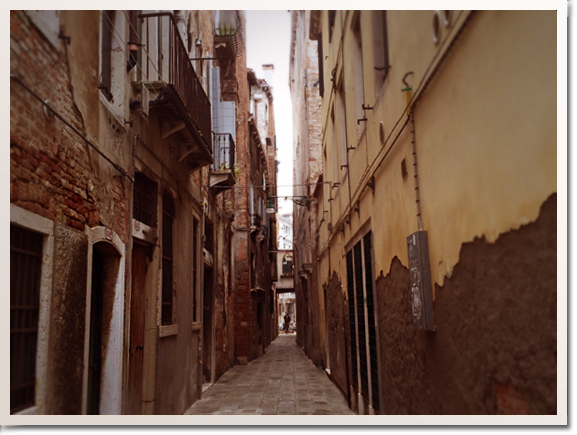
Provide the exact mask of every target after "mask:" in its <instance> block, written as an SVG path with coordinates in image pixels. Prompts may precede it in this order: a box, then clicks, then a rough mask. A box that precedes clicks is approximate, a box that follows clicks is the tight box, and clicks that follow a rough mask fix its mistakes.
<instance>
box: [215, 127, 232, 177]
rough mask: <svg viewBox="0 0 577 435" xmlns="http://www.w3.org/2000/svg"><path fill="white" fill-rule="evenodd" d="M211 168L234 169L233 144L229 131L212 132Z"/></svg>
mask: <svg viewBox="0 0 577 435" xmlns="http://www.w3.org/2000/svg"><path fill="white" fill-rule="evenodd" d="M212 149H213V156H214V163H213V169H214V170H219V169H231V170H233V171H234V164H235V163H236V161H235V144H234V139H233V138H232V135H231V134H230V133H214V136H213V148H212Z"/></svg>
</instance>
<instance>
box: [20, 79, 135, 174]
mask: <svg viewBox="0 0 577 435" xmlns="http://www.w3.org/2000/svg"><path fill="white" fill-rule="evenodd" d="M10 78H11V79H14V80H16V81H17V82H18V83H20V85H21V86H22V87H23V88H24V89H26V90H27V91H28V92H29V93H30V94H31V95H33V96H34V98H36V99H37V100H38V101H40V103H42V104H43V105H44V107H46V108H47V109H48V110H50V111H51V112H52V113H54V115H55V116H56V117H57V118H58V119H60V121H62V122H63V123H64V124H65V125H66V126H68V128H70V129H71V130H72V131H73V132H74V133H76V134H77V135H78V136H79V137H80V138H81V139H82V140H84V142H86V143H87V144H88V145H89V146H91V147H92V148H93V149H94V150H95V151H96V152H97V153H98V154H100V156H102V158H104V160H106V161H107V162H109V163H110V164H111V165H112V166H113V167H114V169H116V170H117V171H118V172H120V173H121V174H122V175H123V176H125V177H126V178H128V179H129V180H130V181H131V182H133V183H134V180H133V179H132V178H131V177H130V174H128V172H126V171H125V170H124V169H122V168H121V167H120V166H118V165H117V164H116V163H114V162H113V161H112V160H111V159H110V158H109V157H108V156H106V155H105V154H104V153H103V152H102V151H100V150H99V149H98V148H97V147H96V145H94V144H93V143H92V142H91V141H90V140H89V139H88V138H87V137H85V136H84V135H83V134H82V133H80V132H79V131H78V130H77V129H76V128H75V127H74V126H73V125H72V124H70V123H69V122H68V121H67V120H66V119H64V117H63V116H62V115H60V114H59V113H58V112H56V110H54V109H53V108H52V107H50V105H49V104H48V103H46V101H45V100H43V99H42V97H40V96H39V95H38V94H37V93H36V92H34V91H33V90H32V89H30V88H29V87H28V86H27V85H26V84H25V83H24V82H23V81H22V79H20V77H18V76H17V75H16V74H10Z"/></svg>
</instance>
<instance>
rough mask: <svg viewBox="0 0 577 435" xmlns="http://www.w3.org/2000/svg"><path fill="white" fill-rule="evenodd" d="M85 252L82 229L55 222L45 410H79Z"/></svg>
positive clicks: (72, 411) (84, 296)
mask: <svg viewBox="0 0 577 435" xmlns="http://www.w3.org/2000/svg"><path fill="white" fill-rule="evenodd" d="M87 255H88V241H87V237H86V235H85V234H84V233H81V232H79V231H75V230H73V229H71V228H68V227H66V226H64V225H56V230H55V234H54V283H53V287H52V301H51V303H50V306H51V311H52V312H51V317H50V340H49V343H50V349H49V353H48V376H47V388H46V393H47V398H46V413H47V414H59V415H62V414H82V375H83V373H84V332H85V329H86V279H87V275H86V274H87V266H88V265H87V261H88V257H87Z"/></svg>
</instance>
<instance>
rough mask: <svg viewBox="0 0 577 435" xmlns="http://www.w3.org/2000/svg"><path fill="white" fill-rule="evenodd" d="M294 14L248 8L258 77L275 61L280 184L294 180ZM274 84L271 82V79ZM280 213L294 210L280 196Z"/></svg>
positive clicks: (250, 61)
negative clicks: (291, 61) (291, 81)
mask: <svg viewBox="0 0 577 435" xmlns="http://www.w3.org/2000/svg"><path fill="white" fill-rule="evenodd" d="M290 17H291V14H290V12H289V11H288V10H286V9H284V10H247V11H246V45H247V67H248V68H251V69H253V70H254V72H255V73H256V76H257V77H258V78H261V79H263V78H265V76H264V72H263V70H262V65H267V64H273V65H274V73H273V78H272V87H273V105H274V115H275V128H276V141H277V160H278V161H279V162H280V165H279V172H278V179H277V185H278V186H292V184H293V139H292V137H293V134H292V104H291V96H290V88H289V56H290V37H291V30H290V25H291V20H290ZM269 85H271V83H269ZM277 194H278V195H279V196H282V195H292V187H279V188H278V190H277ZM278 205H279V213H291V212H292V201H291V200H290V199H289V200H288V201H284V200H283V199H280V198H279V201H278Z"/></svg>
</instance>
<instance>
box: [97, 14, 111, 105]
mask: <svg viewBox="0 0 577 435" xmlns="http://www.w3.org/2000/svg"><path fill="white" fill-rule="evenodd" d="M101 13H102V23H101V41H100V44H101V45H100V56H101V59H100V85H99V86H98V87H99V88H100V92H102V94H103V95H104V97H106V99H107V100H108V101H111V100H112V29H113V28H114V18H115V17H114V11H102V12H101Z"/></svg>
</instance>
